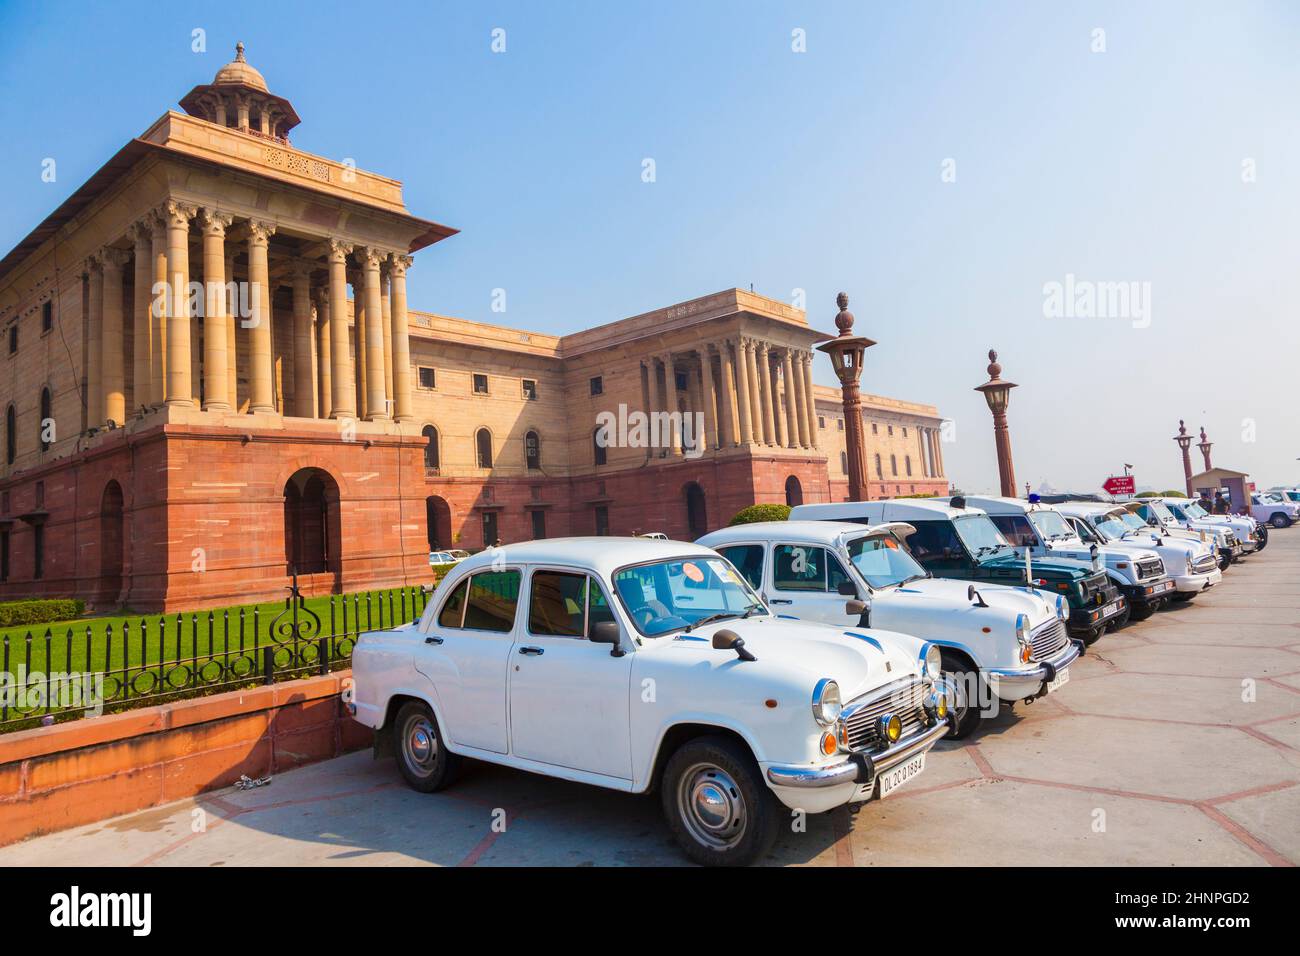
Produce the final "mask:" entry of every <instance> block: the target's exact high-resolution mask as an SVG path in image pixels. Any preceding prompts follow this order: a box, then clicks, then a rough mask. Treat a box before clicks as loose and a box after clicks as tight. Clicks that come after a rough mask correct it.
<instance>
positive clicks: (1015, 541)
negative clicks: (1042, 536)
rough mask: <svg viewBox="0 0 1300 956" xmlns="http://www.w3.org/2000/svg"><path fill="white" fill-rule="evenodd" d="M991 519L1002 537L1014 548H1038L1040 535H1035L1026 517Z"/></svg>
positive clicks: (1010, 516)
mask: <svg viewBox="0 0 1300 956" xmlns="http://www.w3.org/2000/svg"><path fill="white" fill-rule="evenodd" d="M989 517H990V518H991V519H992V520H993V523H994V524H995V525H997V527H998V530H999V531H1001V532H1002V537H1004V538H1006V539H1007V540H1008V541H1010V542H1011V545H1012V547H1016V548H1036V547H1038V535H1036V534H1035V533H1034V528H1033V525H1031V524H1030V523H1029V519H1028V518H1026V517H1025V516H1024V515H989Z"/></svg>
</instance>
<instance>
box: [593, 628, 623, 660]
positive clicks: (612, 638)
mask: <svg viewBox="0 0 1300 956" xmlns="http://www.w3.org/2000/svg"><path fill="white" fill-rule="evenodd" d="M587 640H589V641H591V643H593V644H612V645H613V647H612V649H611V650H610V652H609V656H610V657H622V656H623V647H622V643H621V639H620V637H619V631H618V622H617V621H598V622H597V623H595V624H593V625H592V627H591V634H590V636H588V638H587Z"/></svg>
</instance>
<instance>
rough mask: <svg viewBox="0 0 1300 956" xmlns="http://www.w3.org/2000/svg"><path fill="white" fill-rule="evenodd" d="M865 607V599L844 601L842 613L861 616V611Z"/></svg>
mask: <svg viewBox="0 0 1300 956" xmlns="http://www.w3.org/2000/svg"><path fill="white" fill-rule="evenodd" d="M866 609H867V602H866V601H845V602H844V613H845V614H847V615H849V617H852V616H853V615H855V614H856V615H858V616H861V615H862V612H863V611H865V610H866Z"/></svg>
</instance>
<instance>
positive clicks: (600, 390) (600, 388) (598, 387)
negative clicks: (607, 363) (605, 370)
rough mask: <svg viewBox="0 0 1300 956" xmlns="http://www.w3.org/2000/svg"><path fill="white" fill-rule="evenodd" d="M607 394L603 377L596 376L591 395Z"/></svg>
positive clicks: (592, 382)
mask: <svg viewBox="0 0 1300 956" xmlns="http://www.w3.org/2000/svg"><path fill="white" fill-rule="evenodd" d="M604 393H605V382H604V380H603V379H602V378H601V376H599V375H596V376H594V377H593V378H592V380H591V394H593V395H603V394H604Z"/></svg>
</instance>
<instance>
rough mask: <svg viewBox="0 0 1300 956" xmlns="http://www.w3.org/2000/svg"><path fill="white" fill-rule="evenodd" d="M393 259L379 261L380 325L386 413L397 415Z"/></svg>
mask: <svg viewBox="0 0 1300 956" xmlns="http://www.w3.org/2000/svg"><path fill="white" fill-rule="evenodd" d="M391 263H392V257H391V256H389V255H385V256H384V257H383V258H382V259H381V260H380V261H379V308H380V314H381V315H382V316H383V320H382V322H381V323H380V324H381V325H382V326H383V332H384V397H385V398H387V399H388V403H387V404H386V405H385V406H384V411H385V412H387V413H388V414H389V415H393V414H395V408H396V404H395V402H394V400H393V297H392V293H391V291H390V285H391V283H390V278H391V274H392V265H391Z"/></svg>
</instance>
